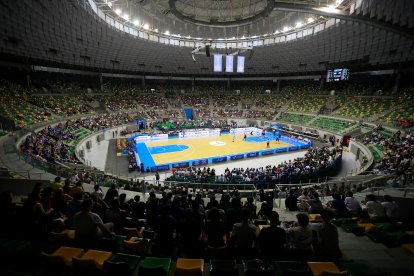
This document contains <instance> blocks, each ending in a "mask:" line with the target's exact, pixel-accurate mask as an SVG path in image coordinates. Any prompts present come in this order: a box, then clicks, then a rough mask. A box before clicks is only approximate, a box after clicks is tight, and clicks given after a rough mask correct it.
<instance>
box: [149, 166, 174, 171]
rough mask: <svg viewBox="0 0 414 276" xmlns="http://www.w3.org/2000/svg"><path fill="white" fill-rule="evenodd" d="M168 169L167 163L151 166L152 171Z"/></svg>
mask: <svg viewBox="0 0 414 276" xmlns="http://www.w3.org/2000/svg"><path fill="white" fill-rule="evenodd" d="M169 169H170V166H169V165H159V166H153V167H151V171H152V172H156V171H168V170H169Z"/></svg>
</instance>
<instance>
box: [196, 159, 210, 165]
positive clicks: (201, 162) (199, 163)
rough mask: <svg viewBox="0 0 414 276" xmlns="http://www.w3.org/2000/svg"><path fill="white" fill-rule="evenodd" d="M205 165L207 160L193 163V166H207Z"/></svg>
mask: <svg viewBox="0 0 414 276" xmlns="http://www.w3.org/2000/svg"><path fill="white" fill-rule="evenodd" d="M207 164H208V159H200V160H194V161H193V166H202V165H207Z"/></svg>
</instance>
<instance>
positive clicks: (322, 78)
mask: <svg viewBox="0 0 414 276" xmlns="http://www.w3.org/2000/svg"><path fill="white" fill-rule="evenodd" d="M324 88H325V78H324V77H323V75H322V76H321V81H320V85H319V89H320V90H321V91H322V90H323V89H324Z"/></svg>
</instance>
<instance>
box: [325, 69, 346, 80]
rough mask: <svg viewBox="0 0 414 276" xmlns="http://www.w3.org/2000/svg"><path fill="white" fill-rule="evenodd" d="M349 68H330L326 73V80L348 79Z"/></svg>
mask: <svg viewBox="0 0 414 276" xmlns="http://www.w3.org/2000/svg"><path fill="white" fill-rule="evenodd" d="M348 77H349V69H330V70H328V72H327V73H326V82H335V81H344V80H348Z"/></svg>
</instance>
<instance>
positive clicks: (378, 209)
mask: <svg viewBox="0 0 414 276" xmlns="http://www.w3.org/2000/svg"><path fill="white" fill-rule="evenodd" d="M362 211H364V212H365V213H366V214H367V215H368V216H369V218H370V219H373V220H378V219H382V218H385V210H384V207H382V205H381V204H380V203H379V202H378V200H377V197H376V196H375V195H373V194H369V195H367V196H366V203H365V205H364V206H363V207H362Z"/></svg>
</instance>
